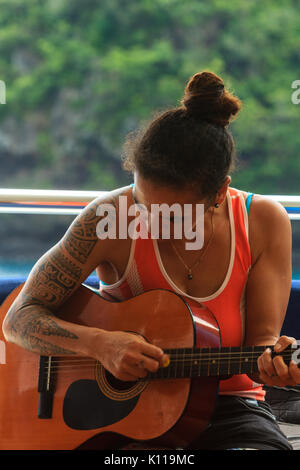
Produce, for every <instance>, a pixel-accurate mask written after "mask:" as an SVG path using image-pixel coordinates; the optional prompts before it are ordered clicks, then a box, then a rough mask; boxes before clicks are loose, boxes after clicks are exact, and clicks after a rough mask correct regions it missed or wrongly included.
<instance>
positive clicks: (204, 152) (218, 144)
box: [123, 71, 242, 199]
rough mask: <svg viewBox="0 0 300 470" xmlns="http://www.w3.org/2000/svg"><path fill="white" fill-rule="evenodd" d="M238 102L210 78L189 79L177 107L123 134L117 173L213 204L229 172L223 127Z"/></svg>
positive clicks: (231, 160)
mask: <svg viewBox="0 0 300 470" xmlns="http://www.w3.org/2000/svg"><path fill="white" fill-rule="evenodd" d="M241 106H242V102H241V100H240V99H239V98H237V97H236V96H234V95H233V94H232V93H230V92H229V91H228V90H227V89H226V88H225V86H224V83H223V80H222V79H221V78H220V77H218V76H217V75H215V74H214V73H212V72H208V71H204V72H201V73H197V74H195V75H194V76H193V77H192V78H191V79H190V80H189V82H188V84H187V86H186V88H185V91H184V96H183V98H182V100H181V106H179V107H176V108H172V109H168V110H166V111H163V112H160V113H158V114H157V115H156V116H155V117H154V118H153V119H152V120H151V121H150V122H149V123H148V124H147V125H146V127H145V128H143V129H140V130H138V131H136V132H132V133H130V134H128V136H127V138H126V140H125V144H124V154H123V167H124V168H125V170H128V171H131V172H132V173H134V172H135V171H137V172H139V173H140V174H141V176H142V177H144V178H145V179H149V180H150V181H152V182H154V183H158V184H162V185H165V186H172V187H176V188H182V187H184V188H187V187H189V188H193V189H195V190H196V191H197V193H198V194H199V195H201V197H205V198H208V199H213V198H214V197H215V195H216V194H217V192H218V191H219V189H220V188H221V187H222V185H223V184H224V182H225V180H226V176H227V175H228V174H229V173H230V172H232V171H233V170H234V169H235V163H236V153H235V148H234V147H235V146H234V141H233V137H232V135H231V133H230V131H229V130H228V125H229V123H230V122H231V121H232V120H233V119H234V118H235V117H236V115H237V114H238V112H239V111H240V109H241Z"/></svg>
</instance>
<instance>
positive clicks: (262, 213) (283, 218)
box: [244, 193, 291, 264]
mask: <svg viewBox="0 0 300 470" xmlns="http://www.w3.org/2000/svg"><path fill="white" fill-rule="evenodd" d="M245 195H248V193H245ZM244 197H245V196H244ZM248 220H249V243H250V246H251V247H252V250H251V251H252V252H253V262H254V263H255V261H256V260H257V259H258V257H259V256H260V254H261V253H262V252H263V251H266V250H270V249H276V247H278V246H279V245H282V244H286V245H288V244H289V243H290V240H291V222H290V219H289V216H288V213H287V211H286V209H285V208H284V207H283V205H282V204H280V203H279V202H278V201H275V200H274V199H272V198H270V197H266V196H263V195H261V194H254V195H253V197H252V200H251V205H250V209H249V215H248ZM252 264H253V263H252Z"/></svg>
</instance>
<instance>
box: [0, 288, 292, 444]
mask: <svg viewBox="0 0 300 470" xmlns="http://www.w3.org/2000/svg"><path fill="white" fill-rule="evenodd" d="M22 287H23V284H21V285H20V286H18V287H17V288H16V289H15V290H14V291H13V292H12V293H11V294H10V295H9V296H8V297H7V298H6V300H5V301H4V302H3V304H2V305H1V307H0V319H1V325H2V322H3V319H4V316H5V315H6V312H7V311H8V309H9V307H10V305H11V304H12V302H13V301H14V299H15V298H16V297H17V295H18V294H19V292H20V291H21V289H22ZM56 315H57V316H58V317H61V318H63V319H64V320H66V321H70V322H73V323H77V324H81V325H86V326H91V327H98V328H102V329H106V330H109V331H116V330H119V331H121V330H122V331H127V332H132V333H136V334H139V335H142V336H143V337H144V338H145V339H146V340H147V341H149V342H150V343H152V344H155V345H157V346H159V347H161V348H162V349H163V350H164V351H165V353H166V354H168V355H169V357H170V363H169V365H168V367H164V368H160V369H159V370H158V371H157V372H156V373H149V374H148V376H147V377H146V378H145V379H141V380H138V381H136V382H124V381H121V380H117V379H116V378H115V377H113V376H112V375H111V374H110V373H109V372H108V371H106V370H105V369H104V367H103V366H102V365H101V364H100V363H99V362H98V361H96V360H95V359H93V358H89V357H79V356H61V357H54V356H52V357H48V356H39V355H37V354H34V353H31V352H28V351H27V350H25V349H23V348H21V347H19V346H17V345H15V344H12V343H8V342H6V341H5V339H4V337H3V333H2V329H1V332H0V390H1V391H0V449H6V450H11V449H14V450H21V449H22V450H68V449H75V448H76V449H77V448H79V449H85V448H97V449H118V448H120V447H122V446H124V444H127V443H128V442H131V441H132V440H133V441H138V442H139V441H140V442H141V443H148V444H149V443H150V445H151V446H152V447H154V448H157V447H155V446H159V447H161V446H163V447H171V448H175V447H181V448H182V447H184V448H193V447H192V446H193V442H195V441H196V440H197V439H198V438H199V436H200V435H201V432H202V431H203V430H204V429H205V428H206V426H207V424H208V423H209V421H210V418H211V415H212V413H213V410H214V406H215V400H216V396H217V393H218V382H219V380H220V377H222V378H225V377H228V376H230V375H232V374H244V373H252V372H256V371H257V358H258V356H259V355H260V354H261V353H262V352H263V350H264V349H265V348H266V347H267V346H255V347H254V346H253V347H241V348H237V347H232V348H229V347H222V346H221V342H220V331H219V327H218V324H217V321H216V319H215V317H214V315H213V314H212V312H211V311H210V310H209V309H208V308H206V307H205V306H203V305H200V304H197V303H187V302H186V300H185V299H184V298H182V297H181V296H179V295H177V294H175V293H174V292H171V291H168V290H163V289H162V290H160V289H158V290H151V291H148V292H146V293H143V294H141V295H138V296H136V297H133V298H132V299H130V300H126V301H124V302H111V301H108V300H105V299H104V298H102V297H101V296H100V295H98V294H97V293H96V292H95V291H94V290H93V289H91V288H89V287H88V286H85V285H84V284H82V285H81V286H80V287H79V288H78V290H77V291H76V292H75V293H74V294H73V295H72V296H71V297H70V298H69V299H68V300H67V301H66V302H65V303H64V304H63V306H62V307H61V308H60V309H59V310H58V311H57V312H56ZM294 352H295V351H294V350H292V349H291V348H290V349H289V350H285V351H284V352H283V354H282V356H283V357H284V360H285V361H286V362H287V363H288V362H289V361H290V359H291V355H292V353H294Z"/></svg>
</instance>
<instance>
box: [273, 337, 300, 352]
mask: <svg viewBox="0 0 300 470" xmlns="http://www.w3.org/2000/svg"><path fill="white" fill-rule="evenodd" d="M293 343H297V341H296V339H295V338H292V337H291V336H280V338H279V339H278V341H277V343H275V345H274V351H275V352H281V351H283V350H284V349H285V348H287V346H289V345H290V344H293Z"/></svg>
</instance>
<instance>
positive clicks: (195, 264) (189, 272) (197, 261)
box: [170, 209, 214, 280]
mask: <svg viewBox="0 0 300 470" xmlns="http://www.w3.org/2000/svg"><path fill="white" fill-rule="evenodd" d="M213 215H214V209H213V211H212V213H211V227H212V230H211V236H210V238H209V240H208V243H207V245H206V248H205V250H204V251H202V253H201V255H200V257H199V258H198V259H196V261H195V263H194V264H192V266H187V265H186V263H185V262H184V260H183V259H182V256H181V255H180V253H178V250H177V248H176V246H175V245H173V243H172V241H171V240H170V243H171V246H172V248H173V250H174V251H175V253H176V255H177V257H178V258H179V259H180V261H181V262H182V264H183V265H184V266H185V269H186V270H187V272H188V273H187V278H188V279H189V280H191V279H193V273H192V270H193V269H195V267H196V266H198V264H199V263H200V261H201V260H202V258H203V256H204V255H205V253H206V252H207V249H208V247H209V245H210V243H211V241H212V239H213V236H214V222H213Z"/></svg>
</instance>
